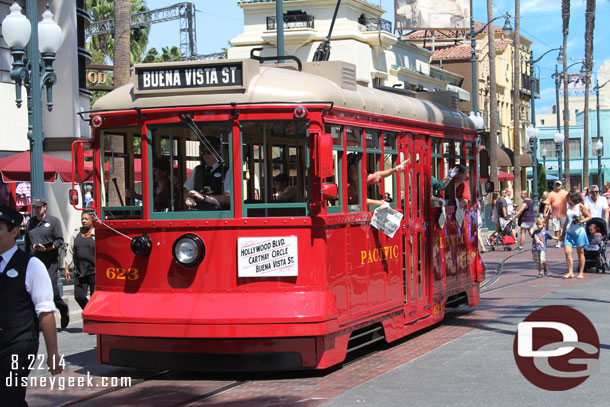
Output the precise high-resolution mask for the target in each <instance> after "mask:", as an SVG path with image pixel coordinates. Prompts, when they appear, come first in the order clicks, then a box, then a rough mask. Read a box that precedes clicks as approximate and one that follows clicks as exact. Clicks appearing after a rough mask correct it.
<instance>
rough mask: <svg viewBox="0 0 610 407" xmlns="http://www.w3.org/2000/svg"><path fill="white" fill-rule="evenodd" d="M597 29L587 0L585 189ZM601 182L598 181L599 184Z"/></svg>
mask: <svg viewBox="0 0 610 407" xmlns="http://www.w3.org/2000/svg"><path fill="white" fill-rule="evenodd" d="M594 28H595V0H587V11H586V13H585V70H586V71H587V75H586V77H585V117H584V119H585V123H584V129H583V130H584V131H583V141H582V143H583V158H584V165H583V169H582V175H583V178H584V179H583V181H584V182H583V189H584V188H587V187H589V86H590V84H591V72H592V71H593V30H594ZM599 182H601V181H598V183H599Z"/></svg>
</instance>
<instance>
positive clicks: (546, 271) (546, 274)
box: [544, 269, 550, 277]
mask: <svg viewBox="0 0 610 407" xmlns="http://www.w3.org/2000/svg"><path fill="white" fill-rule="evenodd" d="M549 274H550V273H549V271H548V270H547V269H544V275H545V276H547V277H548V276H549Z"/></svg>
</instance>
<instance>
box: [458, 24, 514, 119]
mask: <svg viewBox="0 0 610 407" xmlns="http://www.w3.org/2000/svg"><path fill="white" fill-rule="evenodd" d="M499 18H504V19H505V20H504V26H503V27H502V32H503V33H504V35H506V36H509V35H511V34H512V33H513V26H512V25H511V24H510V14H508V13H506V14H504V15H503V16H498V17H495V18H492V19H491V20H489V22H488V23H487V24H485V25H484V26H483V27H482V28H480V29H479V30H476V31H475V30H474V19H473V18H471V19H470V32H469V33H468V34H466V38H470V47H471V48H472V50H471V58H470V61H471V62H472V110H473V111H474V112H475V113H478V112H479V106H478V101H477V76H478V75H477V40H476V38H475V37H476V36H477V35H479V34H481V33H482V32H483V31H484V30H485V29H486V28H487V26H489V24H491V23H492V22H494V21H496V20H497V19H499ZM491 46H493V44H492V45H491Z"/></svg>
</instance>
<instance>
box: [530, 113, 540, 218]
mask: <svg viewBox="0 0 610 407" xmlns="http://www.w3.org/2000/svg"><path fill="white" fill-rule="evenodd" d="M538 136H540V130H538V129H537V128H536V127H535V126H534V125H532V124H530V125H529V127H528V128H527V138H528V139H529V143H530V151H531V153H532V165H533V167H534V168H533V174H532V176H533V178H534V179H533V182H532V185H533V187H532V199H533V201H534V208H537V207H538Z"/></svg>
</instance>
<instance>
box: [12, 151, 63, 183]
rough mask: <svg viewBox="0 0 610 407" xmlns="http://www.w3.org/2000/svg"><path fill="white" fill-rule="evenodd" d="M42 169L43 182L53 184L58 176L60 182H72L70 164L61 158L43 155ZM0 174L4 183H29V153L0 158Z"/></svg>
mask: <svg viewBox="0 0 610 407" xmlns="http://www.w3.org/2000/svg"><path fill="white" fill-rule="evenodd" d="M42 168H43V174H44V182H54V181H55V178H56V177H57V176H58V175H59V177H60V178H61V180H62V181H64V182H72V163H71V162H70V161H66V160H62V159H61V158H58V157H55V156H52V155H48V154H43V155H42ZM0 173H1V174H2V180H3V181H4V182H30V181H31V173H32V166H31V164H30V152H29V151H24V152H22V153H18V154H14V155H11V156H8V157H4V158H0Z"/></svg>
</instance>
